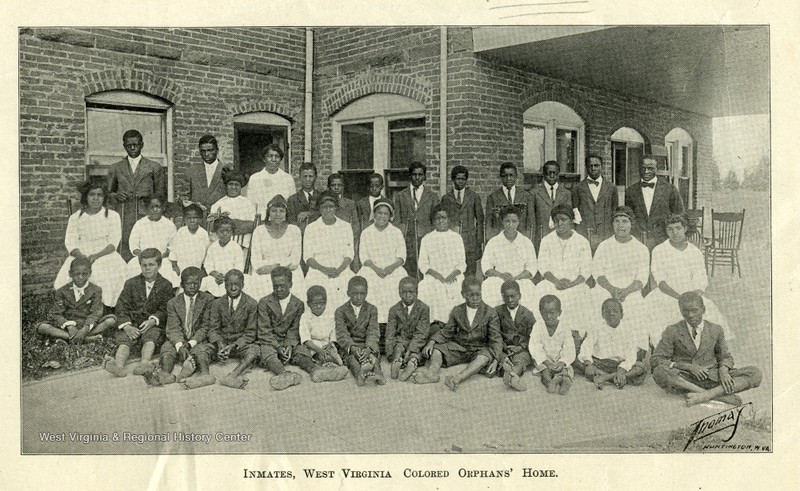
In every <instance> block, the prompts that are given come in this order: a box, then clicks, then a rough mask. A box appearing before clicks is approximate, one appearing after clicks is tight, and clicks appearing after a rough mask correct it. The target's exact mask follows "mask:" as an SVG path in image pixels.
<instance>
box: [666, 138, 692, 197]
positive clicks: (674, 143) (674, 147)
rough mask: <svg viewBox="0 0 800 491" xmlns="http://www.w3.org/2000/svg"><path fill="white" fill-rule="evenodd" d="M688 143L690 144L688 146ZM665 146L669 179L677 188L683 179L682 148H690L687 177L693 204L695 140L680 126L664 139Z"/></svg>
mask: <svg viewBox="0 0 800 491" xmlns="http://www.w3.org/2000/svg"><path fill="white" fill-rule="evenodd" d="M676 130H680V131H676ZM687 138H688V141H687ZM686 143H688V145H687V144H686ZM664 145H665V146H666V147H667V165H668V166H669V177H670V180H671V182H672V183H673V184H675V185H676V186H677V182H678V179H679V178H681V177H683V176H682V175H681V167H682V164H683V155H682V152H681V148H682V147H688V152H687V155H688V157H689V159H688V160H689V162H688V163H687V176H686V177H688V178H689V202H690V203H691V201H692V191H693V190H694V138H693V137H692V134H691V133H689V132H688V131H686V130H685V129H683V128H681V127H680V126H676V127H675V128H672V129H671V130H670V131H669V133H667V136H665V137H664ZM676 155H677V158H676Z"/></svg>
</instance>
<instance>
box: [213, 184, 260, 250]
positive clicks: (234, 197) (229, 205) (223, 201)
mask: <svg viewBox="0 0 800 491" xmlns="http://www.w3.org/2000/svg"><path fill="white" fill-rule="evenodd" d="M223 179H224V180H225V189H226V190H227V196H224V197H222V198H220V200H219V201H217V202H216V203H214V204H213V205H211V213H213V214H215V215H220V216H221V215H223V214H225V213H227V215H228V218H230V219H231V220H233V223H234V227H235V228H234V235H245V238H244V244H249V243H250V237H248V235H249V234H250V233H251V232H253V223H254V221H255V218H256V204H255V203H253V202H252V201H251V200H249V199H248V198H245V197H244V196H242V187H243V186H246V185H247V177H246V176H245V175H244V174H242V173H241V172H234V171H232V172H228V173H227V174H225V176H223Z"/></svg>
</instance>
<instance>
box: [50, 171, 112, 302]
mask: <svg viewBox="0 0 800 491" xmlns="http://www.w3.org/2000/svg"><path fill="white" fill-rule="evenodd" d="M78 190H79V191H80V192H81V209H80V210H78V211H76V212H75V213H73V214H72V216H70V217H69V221H68V222H67V233H66V236H65V237H64V245H65V246H66V247H67V252H68V253H69V257H67V260H66V261H64V264H63V265H62V266H61V269H60V270H59V272H58V275H56V280H55V282H54V285H53V286H54V287H55V288H56V289H59V288H61V287H62V286H64V285H66V284H67V283H69V282H70V281H71V280H70V277H69V267H70V264H72V261H73V260H74V259H75V258H76V257H81V256H85V257H86V258H87V259H89V261H91V263H92V275H91V277H90V278H89V281H91V282H92V283H94V284H95V285H97V286H99V287H100V288H102V289H103V304H105V305H106V306H108V307H114V306H115V305H116V304H117V298H119V294H120V293H121V292H122V287H123V285H124V284H125V260H124V259H122V256H120V255H119V253H118V252H117V246H118V245H119V241H120V239H121V238H122V222H121V221H120V218H119V214H117V212H115V211H114V210H109V209H108V208H106V202H107V200H108V194H107V193H106V181H105V179H103V178H92V179H90V180H88V181H86V182H84V183H83V184H81V185H80V186H79V187H78Z"/></svg>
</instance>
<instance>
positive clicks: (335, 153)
mask: <svg viewBox="0 0 800 491" xmlns="http://www.w3.org/2000/svg"><path fill="white" fill-rule="evenodd" d="M425 112H426V111H425V106H424V105H423V104H422V103H420V102H417V101H416V100H414V99H411V98H409V97H404V96H401V95H396V94H372V95H368V96H366V97H362V98H360V99H357V100H355V101H353V102H351V103H350V104H348V105H347V106H345V107H344V108H343V109H342V110H341V111H339V112H338V113H336V115H334V116H333V118H332V124H333V138H332V140H333V146H332V163H333V171H334V172H336V171H339V172H341V173H342V174H343V175H344V180H345V183H344V184H345V195H346V196H348V197H350V198H353V199H357V198H360V197H363V196H366V195H367V194H368V193H367V189H368V186H369V175H370V174H371V173H373V172H377V173H379V174H383V175H385V176H386V188H387V191H388V190H390V189H391V188H393V187H397V188H399V187H402V185H403V183H402V180H403V179H405V178H404V177H400V176H405V175H406V172H404V171H405V170H407V169H408V164H409V163H411V162H413V161H415V160H419V161H421V162H424V161H425V154H426V141H425V138H426V134H425ZM393 169H396V170H397V172H392V170H393ZM395 176H398V177H399V179H400V182H399V183H398V179H396V178H395ZM387 194H389V193H387Z"/></svg>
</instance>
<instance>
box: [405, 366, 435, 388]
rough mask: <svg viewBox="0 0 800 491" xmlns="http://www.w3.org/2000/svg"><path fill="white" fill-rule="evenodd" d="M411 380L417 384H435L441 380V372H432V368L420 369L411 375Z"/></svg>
mask: <svg viewBox="0 0 800 491" xmlns="http://www.w3.org/2000/svg"><path fill="white" fill-rule="evenodd" d="M411 380H413V381H414V383H415V384H435V383H437V382H438V381H439V374H438V373H431V371H430V370H425V369H419V370H417V371H416V372H414V373H413V374H412V375H411Z"/></svg>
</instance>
